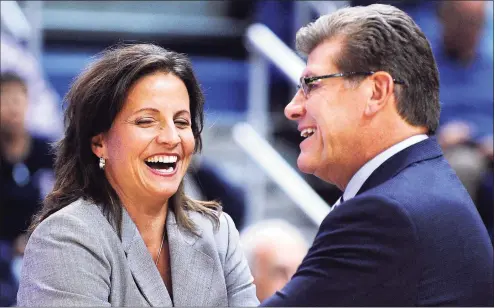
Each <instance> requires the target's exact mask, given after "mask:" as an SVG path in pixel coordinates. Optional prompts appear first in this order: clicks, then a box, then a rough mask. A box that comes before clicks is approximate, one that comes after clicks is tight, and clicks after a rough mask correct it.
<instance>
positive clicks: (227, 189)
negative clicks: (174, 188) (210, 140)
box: [187, 157, 246, 230]
mask: <svg viewBox="0 0 495 308" xmlns="http://www.w3.org/2000/svg"><path fill="white" fill-rule="evenodd" d="M187 179H188V181H187V183H188V184H189V186H191V184H192V185H194V188H190V187H188V189H191V191H190V195H191V196H194V197H196V198H197V199H201V200H216V201H219V202H220V203H221V204H222V208H223V211H225V212H226V213H227V214H229V215H230V217H231V218H232V220H233V221H234V224H235V225H236V227H237V229H239V230H241V229H242V228H243V227H244V224H245V221H246V202H245V193H244V190H243V189H242V188H241V187H239V186H237V185H235V184H234V183H232V182H231V181H229V179H227V178H226V177H225V175H223V174H222V173H221V172H220V170H218V169H217V168H216V167H215V165H213V164H212V163H210V162H208V161H206V160H205V159H204V158H199V157H194V158H193V161H192V164H191V168H189V174H188V178H187ZM191 180H192V183H191Z"/></svg>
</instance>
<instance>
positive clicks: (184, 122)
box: [175, 120, 189, 127]
mask: <svg viewBox="0 0 495 308" xmlns="http://www.w3.org/2000/svg"><path fill="white" fill-rule="evenodd" d="M175 125H177V126H179V127H188V126H189V121H187V120H175Z"/></svg>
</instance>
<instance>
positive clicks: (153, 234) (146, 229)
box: [124, 201, 168, 260]
mask: <svg viewBox="0 0 495 308" xmlns="http://www.w3.org/2000/svg"><path fill="white" fill-rule="evenodd" d="M124 207H125V208H126V210H127V212H128V213H129V216H130V217H131V219H132V221H133V222H134V223H135V224H136V227H137V229H138V231H139V233H140V234H141V237H142V238H143V241H144V243H145V244H146V247H147V248H148V251H149V252H150V254H151V256H152V257H153V260H156V257H157V256H158V252H159V250H160V246H161V244H162V241H163V238H164V237H165V236H166V235H165V233H166V232H167V230H166V227H165V224H166V221H167V213H168V201H165V202H163V204H161V205H160V204H159V205H154V206H152V205H145V204H144V203H129V202H124Z"/></svg>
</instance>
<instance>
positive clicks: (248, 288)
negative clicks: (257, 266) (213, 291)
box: [221, 213, 259, 307]
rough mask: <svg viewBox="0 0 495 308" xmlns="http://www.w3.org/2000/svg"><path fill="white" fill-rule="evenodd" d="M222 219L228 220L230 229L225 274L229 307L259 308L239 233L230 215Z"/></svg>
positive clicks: (224, 215) (225, 215)
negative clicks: (254, 307) (247, 307)
mask: <svg viewBox="0 0 495 308" xmlns="http://www.w3.org/2000/svg"><path fill="white" fill-rule="evenodd" d="M221 219H226V220H227V228H228V244H227V245H228V246H227V253H226V256H225V266H224V274H225V282H226V285H227V295H228V299H229V306H230V307H240V306H250V307H253V306H258V305H259V301H258V299H257V297H256V287H255V286H254V284H253V276H252V275H251V271H250V269H249V266H248V263H247V260H246V258H245V256H244V253H243V251H242V248H241V247H240V242H239V232H238V231H237V229H236V227H235V224H234V222H233V221H232V218H230V216H229V215H228V214H226V213H223V214H222V217H221Z"/></svg>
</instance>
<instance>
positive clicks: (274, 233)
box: [241, 219, 308, 302]
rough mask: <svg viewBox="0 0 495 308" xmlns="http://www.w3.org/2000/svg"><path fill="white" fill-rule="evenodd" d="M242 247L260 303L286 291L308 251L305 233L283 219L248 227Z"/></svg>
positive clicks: (244, 233)
mask: <svg viewBox="0 0 495 308" xmlns="http://www.w3.org/2000/svg"><path fill="white" fill-rule="evenodd" d="M241 244H242V247H243V250H244V253H245V255H246V258H247V260H248V263H249V267H250V268H251V273H252V275H253V277H254V284H255V285H256V295H257V296H258V299H259V301H260V302H262V301H263V300H265V299H266V298H268V297H270V296H271V295H273V294H274V293H275V292H276V291H278V290H280V289H282V287H283V286H284V285H285V284H286V283H287V282H288V281H289V280H290V279H291V277H292V275H294V273H295V272H296V270H297V268H298V267H299V265H300V264H301V262H302V260H303V258H304V256H305V255H306V253H307V250H308V246H307V243H306V241H305V240H304V238H303V237H302V235H301V233H300V232H299V231H298V230H297V229H296V228H294V227H293V226H292V225H290V224H289V223H287V222H286V221H284V220H280V219H271V220H265V221H261V222H258V223H255V224H253V225H251V226H249V227H247V228H246V229H245V230H244V231H243V232H241Z"/></svg>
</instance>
